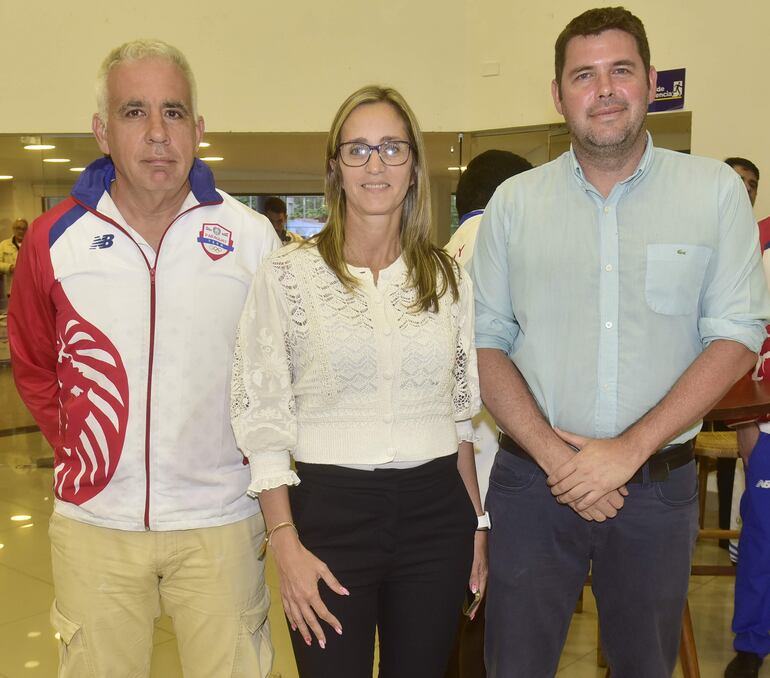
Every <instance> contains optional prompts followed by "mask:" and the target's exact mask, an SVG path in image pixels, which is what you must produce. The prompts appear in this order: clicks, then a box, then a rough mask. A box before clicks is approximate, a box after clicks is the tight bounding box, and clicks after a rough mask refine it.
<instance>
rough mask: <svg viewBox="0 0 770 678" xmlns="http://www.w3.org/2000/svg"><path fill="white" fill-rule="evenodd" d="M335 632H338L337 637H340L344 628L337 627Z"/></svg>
mask: <svg viewBox="0 0 770 678" xmlns="http://www.w3.org/2000/svg"><path fill="white" fill-rule="evenodd" d="M334 630H335V631H336V632H337V635H339V636H341V635H342V627H341V626H336V627H335V628H334Z"/></svg>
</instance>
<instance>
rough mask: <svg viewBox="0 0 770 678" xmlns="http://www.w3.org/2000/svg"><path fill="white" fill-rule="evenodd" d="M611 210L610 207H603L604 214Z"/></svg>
mask: <svg viewBox="0 0 770 678" xmlns="http://www.w3.org/2000/svg"><path fill="white" fill-rule="evenodd" d="M611 210H612V207H605V208H604V213H605V214H609V213H610V211H611Z"/></svg>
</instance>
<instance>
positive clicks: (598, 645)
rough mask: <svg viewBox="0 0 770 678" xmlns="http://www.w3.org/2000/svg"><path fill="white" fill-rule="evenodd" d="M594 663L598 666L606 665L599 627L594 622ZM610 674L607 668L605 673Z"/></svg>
mask: <svg viewBox="0 0 770 678" xmlns="http://www.w3.org/2000/svg"><path fill="white" fill-rule="evenodd" d="M596 665H597V666H598V667H600V668H604V667H605V666H607V660H606V659H605V658H604V652H602V633H601V629H600V628H599V624H598V623H597V624H596ZM609 674H610V670H609V669H607V675H609Z"/></svg>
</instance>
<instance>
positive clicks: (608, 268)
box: [604, 264, 612, 273]
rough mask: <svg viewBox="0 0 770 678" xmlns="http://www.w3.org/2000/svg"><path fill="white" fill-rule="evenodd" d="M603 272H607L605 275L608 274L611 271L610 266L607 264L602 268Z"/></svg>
mask: <svg viewBox="0 0 770 678" xmlns="http://www.w3.org/2000/svg"><path fill="white" fill-rule="evenodd" d="M604 270H605V271H607V273H609V272H610V271H611V270H612V264H607V265H606V266H605V267H604Z"/></svg>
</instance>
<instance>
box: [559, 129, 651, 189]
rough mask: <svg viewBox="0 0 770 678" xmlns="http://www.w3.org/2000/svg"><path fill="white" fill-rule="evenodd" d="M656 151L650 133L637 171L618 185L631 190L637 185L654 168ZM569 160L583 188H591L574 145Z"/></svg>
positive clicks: (570, 148)
mask: <svg viewBox="0 0 770 678" xmlns="http://www.w3.org/2000/svg"><path fill="white" fill-rule="evenodd" d="M654 151H655V146H654V144H653V143H652V135H651V134H650V133H649V131H648V132H647V144H646V145H645V147H644V153H643V154H642V157H641V159H640V160H639V164H638V165H637V166H636V169H635V170H634V171H633V172H632V173H631V175H630V176H628V177H627V178H625V179H623V181H620V182H618V183H620V184H625V185H626V187H627V188H630V187H631V185H632V184H635V183H636V182H637V181H639V179H641V178H642V177H643V176H644V175H646V174H647V173H648V172H649V171H650V168H651V167H652V162H653V155H654ZM569 160H570V165H571V167H572V173H573V174H574V175H575V177H576V178H577V180H578V181H579V182H580V184H581V186H583V188H588V187H590V186H591V184H590V183H589V182H588V180H587V179H586V178H585V174H583V168H582V167H581V166H580V162H578V159H577V156H576V155H575V149H574V148H573V147H572V145H570V147H569Z"/></svg>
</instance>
